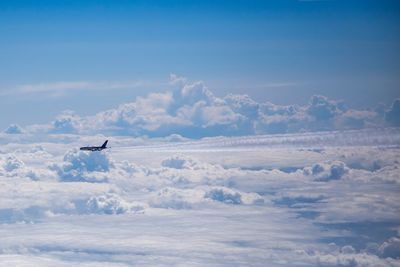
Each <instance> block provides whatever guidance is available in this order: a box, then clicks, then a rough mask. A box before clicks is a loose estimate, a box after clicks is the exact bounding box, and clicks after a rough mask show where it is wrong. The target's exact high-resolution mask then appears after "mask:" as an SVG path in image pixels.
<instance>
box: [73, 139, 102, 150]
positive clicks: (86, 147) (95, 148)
mask: <svg viewBox="0 0 400 267" xmlns="http://www.w3.org/2000/svg"><path fill="white" fill-rule="evenodd" d="M107 143H108V140H106V141H105V142H104V144H103V145H102V146H84V147H81V148H79V149H80V150H88V151H102V150H103V149H106V148H109V147H107Z"/></svg>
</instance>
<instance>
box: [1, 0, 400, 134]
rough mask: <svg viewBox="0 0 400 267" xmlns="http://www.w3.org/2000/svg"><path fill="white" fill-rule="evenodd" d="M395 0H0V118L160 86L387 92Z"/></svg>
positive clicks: (294, 96)
mask: <svg viewBox="0 0 400 267" xmlns="http://www.w3.org/2000/svg"><path fill="white" fill-rule="evenodd" d="M399 38H400V3H398V2H397V1H1V2H0V69H1V72H0V94H1V98H0V112H1V113H2V114H6V115H2V116H1V117H0V127H3V128H4V127H6V126H7V125H8V124H10V123H18V124H21V125H27V124H32V123H41V122H48V121H49V120H51V119H53V118H54V117H55V116H56V115H57V114H59V113H60V112H61V111H62V110H65V109H70V110H75V111H77V112H78V113H79V114H81V115H88V114H94V113H96V112H98V111H100V110H103V109H105V108H111V107H115V106H116V105H118V104H120V103H123V102H127V101H132V100H134V99H135V97H136V96H138V95H146V94H148V93H149V92H154V91H164V90H166V89H168V88H169V85H168V77H169V74H170V73H176V74H178V75H183V76H186V77H188V78H190V79H195V80H198V79H201V80H203V81H205V82H206V84H207V85H208V87H209V88H210V89H211V90H212V91H213V92H214V93H215V94H216V95H217V96H223V95H225V94H227V93H241V94H248V95H250V96H251V97H253V98H255V99H257V100H258V101H265V100H268V101H271V102H273V103H277V104H294V103H298V104H304V103H306V102H307V101H308V99H309V98H310V96H311V95H313V94H322V95H326V96H328V97H331V98H335V99H343V100H345V102H346V103H347V104H348V105H349V106H355V107H365V106H374V105H375V104H377V103H378V102H384V103H386V104H390V103H391V102H392V100H393V99H394V98H396V97H399V96H400V94H399V84H400V80H399V78H398V77H400V71H399V70H400V55H399V53H398V51H399Z"/></svg>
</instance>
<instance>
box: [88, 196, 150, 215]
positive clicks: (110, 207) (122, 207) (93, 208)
mask: <svg viewBox="0 0 400 267" xmlns="http://www.w3.org/2000/svg"><path fill="white" fill-rule="evenodd" d="M144 209H145V207H144V206H143V204H138V203H129V202H127V201H125V200H123V199H122V198H121V197H119V196H118V195H116V194H112V193H108V194H105V195H100V196H93V197H91V198H90V199H89V200H88V201H87V202H86V210H87V212H89V213H97V214H123V213H128V212H130V213H143V212H144Z"/></svg>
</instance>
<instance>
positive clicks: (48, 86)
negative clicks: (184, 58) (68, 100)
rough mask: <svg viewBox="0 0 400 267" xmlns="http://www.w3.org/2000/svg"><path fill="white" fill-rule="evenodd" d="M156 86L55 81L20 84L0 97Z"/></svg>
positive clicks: (115, 82)
mask: <svg viewBox="0 0 400 267" xmlns="http://www.w3.org/2000/svg"><path fill="white" fill-rule="evenodd" d="M156 85H161V83H157V82H149V81H143V80H137V81H111V82H110V81H101V82H95V81H56V82H42V83H34V84H22V85H17V86H14V87H12V88H4V89H2V90H1V89H0V95H3V96H4V95H14V94H37V93H51V94H54V95H63V94H65V93H68V92H71V91H78V90H90V91H96V90H102V91H103V90H116V89H130V88H147V87H152V86H156Z"/></svg>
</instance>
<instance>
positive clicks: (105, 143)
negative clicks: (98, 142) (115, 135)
mask: <svg viewBox="0 0 400 267" xmlns="http://www.w3.org/2000/svg"><path fill="white" fill-rule="evenodd" d="M107 143H108V140H106V141H105V142H104V144H103V145H102V146H101V148H106V147H107Z"/></svg>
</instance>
